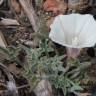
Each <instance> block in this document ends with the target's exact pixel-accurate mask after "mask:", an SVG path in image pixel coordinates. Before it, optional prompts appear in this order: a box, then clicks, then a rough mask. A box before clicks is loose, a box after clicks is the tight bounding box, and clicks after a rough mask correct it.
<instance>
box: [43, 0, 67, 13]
mask: <svg viewBox="0 0 96 96" xmlns="http://www.w3.org/2000/svg"><path fill="white" fill-rule="evenodd" d="M43 8H44V10H45V11H52V12H53V13H54V14H58V12H59V13H64V12H65V10H66V9H67V4H66V3H65V2H64V0H58V1H57V0H46V1H45V3H44V4H43Z"/></svg>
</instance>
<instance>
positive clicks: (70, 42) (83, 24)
mask: <svg viewBox="0 0 96 96" xmlns="http://www.w3.org/2000/svg"><path fill="white" fill-rule="evenodd" d="M50 27H51V31H50V34H49V38H50V39H51V40H52V41H54V42H55V43H58V44H61V45H63V46H66V47H69V48H84V47H92V46H94V45H95V43H96V21H95V20H94V18H93V16H92V15H89V14H86V15H80V14H70V15H59V16H57V17H56V18H55V20H54V22H53V24H52V25H51V26H50Z"/></svg>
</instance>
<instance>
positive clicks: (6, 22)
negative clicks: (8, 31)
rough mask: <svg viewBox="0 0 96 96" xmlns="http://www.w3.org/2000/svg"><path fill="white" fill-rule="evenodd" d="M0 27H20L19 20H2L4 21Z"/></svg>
mask: <svg viewBox="0 0 96 96" xmlns="http://www.w3.org/2000/svg"><path fill="white" fill-rule="evenodd" d="M0 25H5V26H8V25H20V24H19V22H18V21H17V20H14V19H9V18H7V19H5V18H2V20H1V21H0Z"/></svg>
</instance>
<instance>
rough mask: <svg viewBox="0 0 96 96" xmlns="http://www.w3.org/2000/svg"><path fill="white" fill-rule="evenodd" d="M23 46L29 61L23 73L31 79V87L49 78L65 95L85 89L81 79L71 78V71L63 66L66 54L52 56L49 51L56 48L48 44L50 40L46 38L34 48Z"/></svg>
mask: <svg viewBox="0 0 96 96" xmlns="http://www.w3.org/2000/svg"><path fill="white" fill-rule="evenodd" d="M22 48H23V49H24V50H25V51H26V53H27V56H26V60H27V63H26V64H25V68H24V73H23V74H24V76H25V77H26V79H27V80H28V81H29V84H30V85H31V88H34V87H36V85H37V84H38V82H39V81H40V80H42V79H47V80H49V81H50V83H51V85H52V86H54V87H55V88H56V89H62V91H63V94H64V96H67V94H68V93H70V92H73V93H76V92H75V91H81V90H83V88H82V87H81V86H80V84H79V80H77V79H76V78H75V79H71V76H69V75H68V74H69V73H70V72H67V71H66V68H64V67H63V62H62V61H61V60H62V59H64V55H63V56H57V55H55V56H53V57H51V56H50V54H49V53H50V52H54V49H53V48H51V47H49V46H48V41H46V40H45V42H43V43H41V44H40V46H39V48H34V49H32V48H27V47H25V46H23V47H22ZM76 68H77V65H76ZM71 71H72V70H71ZM72 75H74V73H73V74H72Z"/></svg>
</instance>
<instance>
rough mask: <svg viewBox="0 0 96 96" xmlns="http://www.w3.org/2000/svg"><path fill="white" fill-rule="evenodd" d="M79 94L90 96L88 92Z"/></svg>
mask: <svg viewBox="0 0 96 96" xmlns="http://www.w3.org/2000/svg"><path fill="white" fill-rule="evenodd" d="M79 96H91V94H90V93H81V94H80V95H79Z"/></svg>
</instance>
